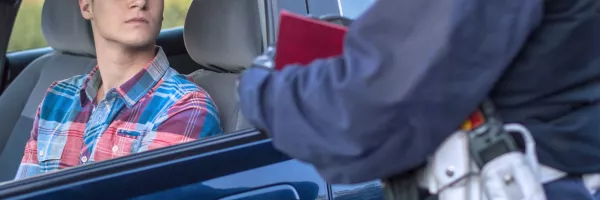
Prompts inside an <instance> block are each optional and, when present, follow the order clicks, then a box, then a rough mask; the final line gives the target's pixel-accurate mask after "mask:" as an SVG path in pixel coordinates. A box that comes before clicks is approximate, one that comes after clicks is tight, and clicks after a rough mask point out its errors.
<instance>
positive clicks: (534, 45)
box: [238, 0, 600, 199]
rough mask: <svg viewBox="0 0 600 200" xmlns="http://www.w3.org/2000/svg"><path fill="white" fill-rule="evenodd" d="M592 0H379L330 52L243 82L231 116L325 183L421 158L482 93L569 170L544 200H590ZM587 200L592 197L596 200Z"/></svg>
mask: <svg viewBox="0 0 600 200" xmlns="http://www.w3.org/2000/svg"><path fill="white" fill-rule="evenodd" d="M599 10H600V1H598V0H546V1H543V0H496V1H481V0H401V1H400V0H378V1H375V3H374V5H373V6H372V7H371V8H369V9H368V10H367V11H366V12H365V13H364V14H363V15H362V16H361V17H359V18H358V19H357V20H356V21H355V22H354V23H353V24H352V26H351V27H350V28H349V31H348V33H347V38H346V40H345V44H344V45H345V46H344V53H343V55H341V56H338V57H334V58H329V59H321V60H317V61H314V62H312V63H311V64H309V65H308V66H287V67H286V68H285V69H284V70H283V71H280V72H279V71H273V70H271V69H268V68H265V67H261V66H259V65H256V66H254V67H251V68H249V69H248V70H246V71H245V73H244V74H243V75H242V77H241V78H240V82H239V88H238V92H239V98H240V102H241V106H242V112H243V114H244V115H245V116H246V118H247V119H248V120H249V121H250V122H251V123H252V124H254V125H255V126H256V127H257V128H259V129H262V130H264V131H266V132H267V133H268V134H269V135H270V136H271V137H272V138H273V143H274V145H275V147H276V148H277V149H279V150H281V151H282V152H285V153H286V154H288V155H290V156H291V157H293V158H296V159H299V160H302V161H306V162H309V163H311V164H313V165H314V166H315V167H316V169H317V170H318V171H319V173H320V174H321V175H322V176H323V177H324V178H325V179H326V180H327V181H329V182H331V183H346V184H348V183H358V182H363V181H369V180H374V179H378V178H382V177H389V176H392V175H394V174H402V173H404V172H407V171H409V170H411V169H414V168H416V167H420V166H422V165H423V163H425V162H426V158H427V157H428V156H429V155H431V154H432V152H434V151H435V149H436V148H437V147H438V146H439V145H440V143H441V142H442V141H443V140H444V139H445V138H447V137H448V136H449V135H450V134H451V133H453V131H454V130H456V129H457V128H458V127H459V125H460V124H461V122H462V121H463V120H464V119H465V118H466V117H467V116H468V115H469V114H470V113H471V112H472V111H473V110H474V109H475V108H476V107H477V106H478V105H479V104H480V103H481V102H482V101H483V100H484V99H485V98H487V97H490V98H491V99H492V100H493V102H494V103H495V105H496V107H497V110H498V112H499V114H500V115H501V117H502V118H503V120H504V121H505V122H516V123H521V124H523V125H525V126H526V127H527V128H528V129H529V130H530V131H531V132H532V134H533V136H534V138H535V140H536V143H537V152H538V157H539V160H540V162H541V163H542V164H543V165H546V166H550V167H552V168H555V169H558V170H560V171H564V172H567V173H568V174H569V175H568V176H566V177H563V178H561V179H559V180H555V181H553V182H550V183H547V184H545V185H544V189H545V190H546V194H547V197H548V198H549V199H594V196H593V195H594V194H593V193H594V192H595V191H593V190H592V189H590V188H586V186H585V185H584V183H583V181H582V178H581V176H580V175H581V174H589V173H599V172H600V104H599V103H598V100H600V82H598V81H597V79H598V78H600V37H599V35H600V12H599ZM595 198H600V195H598V194H596V197H595Z"/></svg>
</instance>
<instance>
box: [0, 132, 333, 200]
mask: <svg viewBox="0 0 600 200" xmlns="http://www.w3.org/2000/svg"><path fill="white" fill-rule="evenodd" d="M290 170H296V171H294V172H293V171H290ZM274 172H275V173H274ZM273 184H289V185H292V186H294V188H296V190H297V191H299V192H300V193H302V194H300V195H301V196H307V197H310V196H315V193H316V194H318V195H321V196H323V197H324V199H327V195H326V194H327V190H326V184H325V182H324V181H323V180H322V179H320V177H319V176H318V174H316V172H315V171H314V169H312V167H310V166H308V165H305V164H301V163H299V162H298V161H293V160H291V159H290V158H289V157H287V156H285V155H283V154H282V153H280V152H279V151H276V150H275V149H274V148H273V146H272V144H271V143H270V140H269V139H267V137H266V136H265V135H264V134H262V133H260V132H258V131H256V130H246V131H240V132H238V133H231V134H227V135H223V136H218V137H214V138H207V139H206V140H201V141H196V142H191V143H187V144H182V145H178V146H171V147H166V148H163V149H157V150H153V151H147V152H143V153H139V154H135V155H132V156H127V157H122V158H118V159H113V160H108V161H105V162H99V163H96V164H93V165H85V166H80V167H75V168H71V169H67V170H64V171H59V172H55V173H52V174H46V175H44V176H39V177H33V178H30V179H26V180H23V181H19V182H11V183H7V184H4V185H2V186H0V199H7V198H17V199H22V198H27V199H65V198H69V199H80V198H81V199H115V198H117V199H120V198H140V199H157V197H162V196H164V195H177V197H188V196H186V195H191V196H204V197H206V198H207V199H212V197H215V198H221V197H225V196H228V195H233V194H236V193H238V192H243V191H247V190H249V189H257V188H261V187H265V186H269V185H273ZM182 186H183V187H182ZM32 191H35V192H32ZM303 191H304V192H303ZM161 192H162V193H161ZM153 194H154V195H155V196H153ZM173 197H175V196H173ZM209 197H211V198H209ZM158 199H160V198H158Z"/></svg>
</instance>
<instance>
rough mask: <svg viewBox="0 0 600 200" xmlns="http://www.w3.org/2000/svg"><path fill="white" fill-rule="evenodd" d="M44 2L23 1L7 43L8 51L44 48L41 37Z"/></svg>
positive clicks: (41, 0)
mask: <svg viewBox="0 0 600 200" xmlns="http://www.w3.org/2000/svg"><path fill="white" fill-rule="evenodd" d="M43 3H44V0H23V1H22V2H21V7H20V8H19V13H17V19H16V20H15V24H14V26H13V31H12V34H11V37H10V40H9V42H8V51H7V52H13V51H21V50H27V49H35V48H40V47H44V46H46V45H47V44H46V40H44V36H43V35H42V5H43Z"/></svg>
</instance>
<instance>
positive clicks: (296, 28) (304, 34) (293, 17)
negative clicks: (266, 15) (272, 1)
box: [275, 10, 347, 70]
mask: <svg viewBox="0 0 600 200" xmlns="http://www.w3.org/2000/svg"><path fill="white" fill-rule="evenodd" d="M346 30H347V28H346V27H344V26H342V25H337V24H333V23H329V22H325V21H320V20H317V19H312V18H309V17H305V16H302V15H298V14H294V13H291V12H288V11H285V10H284V11H281V14H280V19H279V32H278V36H277V38H278V39H277V54H276V55H275V69H277V70H281V69H283V68H284V67H285V66H286V65H289V64H302V65H306V64H309V63H311V62H312V61H314V60H315V59H319V58H327V57H332V56H338V55H341V54H342V52H343V43H344V36H345V35H346Z"/></svg>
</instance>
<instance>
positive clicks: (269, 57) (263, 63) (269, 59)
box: [252, 46, 277, 69]
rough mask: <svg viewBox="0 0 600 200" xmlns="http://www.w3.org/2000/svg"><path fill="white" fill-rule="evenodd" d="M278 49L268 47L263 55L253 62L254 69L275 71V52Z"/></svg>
mask: <svg viewBox="0 0 600 200" xmlns="http://www.w3.org/2000/svg"><path fill="white" fill-rule="evenodd" d="M276 51H277V49H276V48H275V47H273V46H269V47H267V49H266V50H265V52H263V54H262V55H260V56H258V57H256V58H254V60H253V61H252V67H264V68H269V69H273V68H275V52H276Z"/></svg>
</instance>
